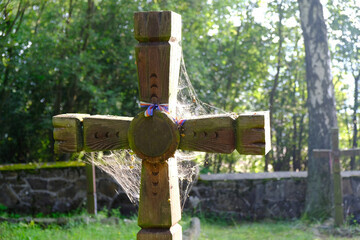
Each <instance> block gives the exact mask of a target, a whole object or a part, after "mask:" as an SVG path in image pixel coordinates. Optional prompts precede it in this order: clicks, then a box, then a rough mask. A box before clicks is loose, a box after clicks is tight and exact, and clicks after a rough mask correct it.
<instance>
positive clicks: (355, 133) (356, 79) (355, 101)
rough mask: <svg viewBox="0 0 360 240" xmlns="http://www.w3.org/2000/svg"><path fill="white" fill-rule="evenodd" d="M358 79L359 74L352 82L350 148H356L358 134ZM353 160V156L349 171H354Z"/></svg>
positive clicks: (359, 77)
mask: <svg viewBox="0 0 360 240" xmlns="http://www.w3.org/2000/svg"><path fill="white" fill-rule="evenodd" d="M359 79H360V73H359V74H358V75H357V76H356V77H355V76H354V82H355V90H354V112H353V119H352V120H353V129H354V131H353V139H352V140H353V142H352V147H353V148H357V134H358V129H357V116H356V115H357V109H358V108H359ZM355 159H356V157H355V156H353V157H351V160H350V168H351V170H355V165H356V164H355Z"/></svg>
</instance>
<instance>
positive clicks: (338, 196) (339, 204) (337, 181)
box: [313, 128, 360, 226]
mask: <svg viewBox="0 0 360 240" xmlns="http://www.w3.org/2000/svg"><path fill="white" fill-rule="evenodd" d="M313 155H314V157H319V158H326V157H328V158H329V162H330V168H331V171H332V173H333V184H334V189H333V191H334V205H335V213H334V217H335V226H341V225H342V224H343V223H344V209H343V195H342V178H341V163H340V157H341V156H348V157H351V156H357V155H360V148H353V149H346V150H339V129H337V128H333V129H331V149H314V150H313Z"/></svg>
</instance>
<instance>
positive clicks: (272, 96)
mask: <svg viewBox="0 0 360 240" xmlns="http://www.w3.org/2000/svg"><path fill="white" fill-rule="evenodd" d="M278 14H279V22H278V37H279V46H278V52H277V64H276V74H275V78H274V84H273V86H272V88H271V92H270V97H269V111H270V128H271V129H273V113H274V101H275V95H276V90H277V87H278V84H279V76H280V69H281V57H282V44H283V41H284V38H283V35H282V20H283V9H282V1H281V2H280V3H279V4H278ZM271 132H273V131H271ZM270 139H272V137H271V138H270ZM277 149H278V145H277ZM269 160H270V154H267V155H266V156H265V166H264V171H265V172H267V171H268V165H269ZM277 160H279V156H278V155H277ZM274 161H275V160H274Z"/></svg>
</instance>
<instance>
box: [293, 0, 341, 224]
mask: <svg viewBox="0 0 360 240" xmlns="http://www.w3.org/2000/svg"><path fill="white" fill-rule="evenodd" d="M298 3H299V9H300V20H301V28H302V30H303V37H304V43H305V52H306V55H305V60H306V80H307V90H308V111H309V139H308V151H309V152H308V155H309V160H308V161H309V162H308V180H307V181H308V186H307V195H306V208H305V212H306V214H307V216H308V217H309V218H315V219H321V218H327V217H330V216H331V210H332V206H333V201H332V187H331V172H330V165H329V159H328V158H319V159H315V158H314V157H313V156H312V150H313V149H315V148H319V149H330V148H331V131H330V129H331V128H332V127H337V118H336V108H335V94H334V86H333V83H332V76H331V66H330V53H329V47H328V40H327V31H326V25H325V20H324V16H323V8H322V5H321V3H320V0H298Z"/></svg>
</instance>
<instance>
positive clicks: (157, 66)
mask: <svg viewBox="0 0 360 240" xmlns="http://www.w3.org/2000/svg"><path fill="white" fill-rule="evenodd" d="M134 18H135V37H136V38H137V39H138V40H139V41H140V43H139V44H138V45H137V46H136V48H135V55H136V63H137V70H138V81H139V94H140V101H144V102H150V103H167V104H169V111H170V113H171V112H172V111H173V110H175V105H176V93H177V84H178V79H179V71H180V60H181V46H180V45H179V41H178V40H181V16H180V15H178V14H176V13H173V12H168V11H166V12H139V13H135V17H134Z"/></svg>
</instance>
